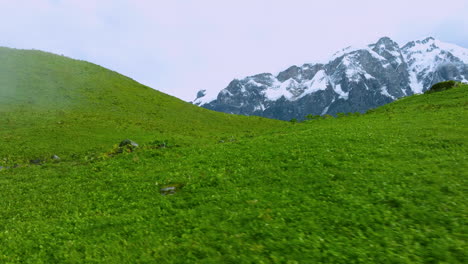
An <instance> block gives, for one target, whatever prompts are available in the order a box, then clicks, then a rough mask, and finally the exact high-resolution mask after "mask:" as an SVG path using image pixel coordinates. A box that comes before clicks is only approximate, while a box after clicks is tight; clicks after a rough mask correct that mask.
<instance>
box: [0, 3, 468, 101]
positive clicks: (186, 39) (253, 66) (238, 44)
mask: <svg viewBox="0 0 468 264" xmlns="http://www.w3.org/2000/svg"><path fill="white" fill-rule="evenodd" d="M466 2H467V1H465V0H446V1H444V3H443V5H442V6H441V4H440V2H439V1H435V0H434V1H427V0H426V1H421V0H414V1H403V0H395V1H387V2H378V3H377V2H376V1H366V0H360V1H338V0H329V1H327V2H326V3H324V2H323V1H308V0H291V1H275V0H269V1H266V0H257V1H254V0H236V1H219V0H216V1H215V0H197V1H187V0H171V1H159V0H156V1H154V0H114V1H111V0H100V1H91V0H67V1H66V0H62V1H60V0H49V1H47V0H0V6H1V7H2V8H1V9H0V34H1V36H2V38H1V39H0V45H5V46H10V47H17V48H36V49H43V50H47V51H51V52H56V53H63V54H65V55H68V56H71V57H74V58H79V59H86V60H89V61H92V62H95V63H97V64H100V65H103V66H105V67H108V68H111V69H113V70H116V71H119V72H121V73H123V74H125V75H128V76H130V77H132V78H134V79H136V80H138V81H140V82H143V83H145V84H147V85H149V86H152V87H154V88H156V89H158V90H161V91H163V92H166V93H169V94H172V95H175V96H178V97H181V98H183V99H186V100H190V99H193V97H194V95H195V93H196V91H197V90H199V89H222V88H224V87H225V86H226V85H227V84H228V83H229V81H230V80H232V79H233V78H236V77H238V78H240V77H243V76H245V75H249V74H255V73H259V72H266V71H279V70H282V69H284V68H286V67H287V66H290V65H291V64H302V63H305V62H312V61H316V60H323V59H325V58H327V57H328V56H329V55H330V54H331V53H333V52H334V51H336V50H338V49H341V48H343V47H345V46H348V45H359V44H366V43H370V42H372V41H375V40H377V39H378V38H379V37H381V36H389V37H392V38H394V39H395V40H396V41H398V42H400V43H403V42H406V41H409V40H412V39H417V38H422V37H425V36H427V35H433V36H435V37H438V38H441V39H442V40H445V41H453V42H456V43H457V44H459V45H463V44H465V45H466V44H467V43H466V41H467V40H466V37H465V36H467V35H468V33H467V32H466V29H467V28H468V27H467V21H468V18H467V16H466V14H467V13H468V4H467V3H466ZM454 27H455V29H456V30H454Z"/></svg>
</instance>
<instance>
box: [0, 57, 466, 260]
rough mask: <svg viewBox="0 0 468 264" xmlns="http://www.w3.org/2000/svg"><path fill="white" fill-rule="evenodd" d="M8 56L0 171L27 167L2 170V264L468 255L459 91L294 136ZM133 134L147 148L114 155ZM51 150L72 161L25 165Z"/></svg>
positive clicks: (281, 128) (304, 126) (130, 85)
mask: <svg viewBox="0 0 468 264" xmlns="http://www.w3.org/2000/svg"><path fill="white" fill-rule="evenodd" d="M0 51H1V52H0V54H1V56H3V57H2V58H1V59H0V65H1V64H2V62H3V61H8V60H6V59H4V57H7V58H10V57H11V58H15V59H10V61H15V62H17V61H20V62H22V64H20V63H10V64H12V65H15V67H18V68H17V69H18V70H12V68H11V66H8V65H7V66H5V65H2V66H0V67H1V68H0V72H2V73H0V74H4V75H3V76H2V78H0V79H2V80H1V81H2V82H3V83H2V85H1V86H0V87H1V88H0V89H1V90H0V91H2V95H3V96H2V97H0V98H2V99H0V100H3V102H2V103H1V106H0V109H1V115H0V124H2V127H1V130H0V139H1V144H2V147H1V149H0V158H1V159H0V162H4V163H5V164H4V165H9V164H10V165H11V163H12V162H17V163H19V164H21V165H22V166H19V167H17V168H10V169H4V170H0V211H1V212H2V213H1V214H0V263H83V262H84V263H464V262H465V260H466V258H467V256H466V252H468V248H467V246H466V234H467V229H466V219H467V215H466V212H467V199H466V186H467V185H466V178H467V176H468V175H467V169H468V162H467V160H466V157H467V156H468V155H467V154H468V148H467V142H468V141H467V135H468V111H467V110H468V106H467V102H468V100H467V99H468V87H467V86H466V85H463V86H459V87H456V88H453V89H450V90H447V91H444V92H438V93H433V94H425V95H416V96H411V97H407V98H404V99H401V100H398V101H396V102H394V103H391V104H389V105H386V106H384V107H381V108H378V109H376V110H374V111H371V112H370V113H368V114H365V115H348V116H344V117H339V118H321V119H318V120H311V121H307V122H303V123H296V124H291V123H287V122H278V121H272V120H265V119H260V118H255V117H238V116H232V115H226V114H220V113H214V112H210V111H207V110H204V109H201V108H196V107H194V106H191V105H189V104H187V103H184V102H181V101H179V100H177V99H175V98H171V97H169V96H166V95H164V94H161V93H158V92H155V91H153V90H151V89H149V88H146V87H144V86H141V85H139V84H137V83H135V82H133V81H131V80H130V79H128V78H126V77H123V76H121V75H118V74H116V73H113V72H109V71H107V70H105V69H103V68H100V67H97V66H95V65H92V64H89V63H86V62H79V61H72V60H70V59H67V58H64V57H58V56H54V55H50V54H46V53H41V52H35V51H34V52H32V51H13V50H8V49H4V50H0ZM21 56H24V57H23V58H21V59H19V58H18V57H21ZM39 66H42V67H39ZM86 67H88V68H87V69H86ZM44 69H50V70H48V71H47V70H44ZM7 71H10V73H9V74H5V73H4V72H7ZM81 72H84V73H83V74H84V75H81V76H80V75H79V73H81ZM46 73H48V74H46ZM15 74H16V75H15ZM15 76H16V77H15ZM34 76H35V77H34ZM44 76H46V77H47V79H48V81H46V79H44V78H45V77H44ZM13 77H15V78H13ZM20 77H21V78H20ZM34 78H35V79H34ZM19 80H22V81H21V82H20V81H19ZM15 83H17V84H15ZM6 84H8V85H6ZM14 85H19V86H14ZM9 87H20V88H17V89H14V90H12V89H11V88H9ZM28 89H29V90H34V91H35V92H37V94H36V96H32V95H30V93H29V92H28ZM6 94H8V97H7V96H5V95H6ZM67 96H69V98H68V97H67ZM56 101H57V102H56ZM54 102H56V103H54ZM127 137H129V138H132V139H135V140H136V141H138V143H141V145H142V146H141V147H140V148H137V149H136V150H135V151H133V152H124V153H121V154H117V155H107V154H106V153H109V151H112V149H113V148H114V147H113V145H114V144H115V143H118V142H119V141H120V140H121V139H123V138H127ZM163 139H164V140H165V139H169V143H170V144H169V145H168V146H167V147H163V148H162V147H160V144H159V143H152V142H153V141H159V140H163ZM53 153H58V155H63V156H64V157H65V158H63V159H62V160H61V161H60V162H53V161H46V162H45V164H43V165H42V166H34V165H27V160H28V159H30V158H34V157H37V156H39V157H47V155H51V154H53ZM3 157H5V158H3ZM2 159H3V160H2ZM21 162H22V163H21ZM0 165H1V164H0ZM167 188H169V189H167ZM173 189H174V190H173ZM172 191H174V192H175V193H174V194H173V195H163V194H168V193H170V192H172Z"/></svg>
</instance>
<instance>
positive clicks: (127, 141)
mask: <svg viewBox="0 0 468 264" xmlns="http://www.w3.org/2000/svg"><path fill="white" fill-rule="evenodd" d="M126 146H130V147H134V148H138V144H137V143H136V142H134V141H132V140H130V139H125V140H123V141H122V142H120V144H119V147H121V148H123V147H126Z"/></svg>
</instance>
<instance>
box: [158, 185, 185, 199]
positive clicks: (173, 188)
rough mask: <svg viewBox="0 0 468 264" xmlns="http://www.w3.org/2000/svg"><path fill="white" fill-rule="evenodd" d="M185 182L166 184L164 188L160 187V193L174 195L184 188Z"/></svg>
mask: <svg viewBox="0 0 468 264" xmlns="http://www.w3.org/2000/svg"><path fill="white" fill-rule="evenodd" d="M182 186H183V184H180V183H174V184H169V185H166V186H164V187H163V188H161V189H159V193H160V194H161V195H164V196H165V195H174V194H175V193H176V192H178V191H179V190H180V189H181V188H182Z"/></svg>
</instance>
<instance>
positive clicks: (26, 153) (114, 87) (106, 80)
mask: <svg viewBox="0 0 468 264" xmlns="http://www.w3.org/2000/svg"><path fill="white" fill-rule="evenodd" d="M0 124H1V127H0V142H1V148H0V165H2V160H1V158H4V159H5V158H8V161H5V160H3V162H9V163H18V162H19V163H21V162H24V160H28V159H33V158H44V157H49V156H50V155H52V154H56V155H59V156H60V157H64V158H65V157H70V156H71V155H74V156H77V155H78V156H79V155H83V154H84V153H90V152H93V151H94V152H99V151H102V150H104V149H105V148H109V146H112V145H113V144H115V143H119V142H120V141H121V140H122V139H125V138H131V139H133V140H135V141H137V142H138V143H146V142H150V141H154V140H170V141H171V140H175V141H177V142H178V143H179V144H197V143H200V144H201V143H204V142H213V141H215V142H216V141H217V140H219V139H220V138H223V137H226V138H230V137H231V136H236V135H239V134H255V133H257V132H258V131H263V130H264V129H265V128H266V127H271V126H275V125H282V124H281V123H280V122H278V121H273V120H267V119H260V118H253V117H252V118H245V117H238V116H232V115H226V114H221V113H216V112H212V111H206V110H204V109H201V108H199V107H196V106H193V105H191V104H189V103H186V102H183V101H181V100H179V99H176V98H173V97H171V96H168V95H166V94H163V93H160V92H157V91H155V90H153V89H151V88H149V87H146V86H143V85H141V84H139V83H137V82H135V81H133V80H131V79H129V78H127V77H125V76H122V75H120V74H118V73H115V72H112V71H109V70H107V69H104V68H102V67H99V66H97V65H94V64H91V63H89V62H85V61H77V60H72V59H69V58H67V57H63V56H57V55H54V54H50V53H46V52H41V51H30V50H14V49H9V48H1V47H0ZM256 131H257V132H256Z"/></svg>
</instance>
